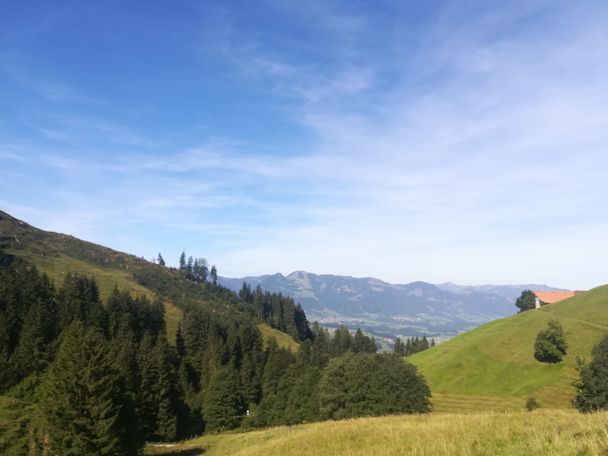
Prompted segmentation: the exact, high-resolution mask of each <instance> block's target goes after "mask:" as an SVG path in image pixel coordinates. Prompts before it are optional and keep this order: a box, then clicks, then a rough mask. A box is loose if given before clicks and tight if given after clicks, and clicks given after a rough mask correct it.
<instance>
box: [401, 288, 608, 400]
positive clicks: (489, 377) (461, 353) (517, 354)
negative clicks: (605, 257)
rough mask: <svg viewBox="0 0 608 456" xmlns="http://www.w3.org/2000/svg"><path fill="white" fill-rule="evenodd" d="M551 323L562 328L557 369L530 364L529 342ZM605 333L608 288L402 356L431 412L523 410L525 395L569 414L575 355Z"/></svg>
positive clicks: (586, 352) (585, 354)
mask: <svg viewBox="0 0 608 456" xmlns="http://www.w3.org/2000/svg"><path fill="white" fill-rule="evenodd" d="M551 319H557V320H559V322H560V323H561V324H562V326H563V328H564V331H565V334H566V341H567V343H568V345H569V350H568V354H567V355H566V357H565V358H564V360H563V361H562V362H560V363H558V364H546V363H540V362H538V361H537V360H536V359H535V358H534V341H535V339H536V335H537V334H538V332H539V331H540V330H541V329H543V328H544V327H545V326H546V324H547V322H548V321H549V320H551ZM607 333H608V286H603V287H599V288H596V289H594V290H591V291H589V292H587V293H584V294H582V295H579V296H575V297H573V298H570V299H568V300H565V301H563V302H559V303H556V304H550V305H547V306H544V307H542V308H541V309H538V310H530V311H527V312H523V313H521V314H517V315H514V316H513V317H509V318H504V319H501V320H496V321H493V322H491V323H488V324H486V325H483V326H481V327H479V328H476V329H473V330H471V331H469V332H467V333H464V334H462V335H460V336H458V337H455V338H454V339H451V340H449V341H447V342H445V343H442V344H439V345H438V346H436V347H434V348H431V349H429V350H426V351H424V352H421V353H418V354H416V355H413V356H411V357H410V358H408V360H410V361H411V362H412V363H414V364H415V365H416V366H418V368H419V370H420V372H421V373H422V374H423V375H424V376H425V378H426V379H427V380H428V381H429V384H430V386H431V391H432V392H433V404H434V410H435V411H438V412H463V411H480V410H493V411H500V410H516V409H522V408H523V407H524V405H525V403H526V400H527V399H528V398H529V397H535V398H536V399H537V400H538V401H539V402H540V404H541V406H542V407H546V408H568V407H570V406H571V405H570V404H571V400H572V398H573V397H574V389H573V387H572V385H571V384H572V381H573V380H574V379H575V378H576V376H577V372H576V366H577V364H576V359H577V357H580V358H585V359H587V360H589V359H590V358H591V350H592V348H593V346H594V345H595V344H597V343H598V342H599V340H600V339H601V338H602V336H603V335H604V334H607Z"/></svg>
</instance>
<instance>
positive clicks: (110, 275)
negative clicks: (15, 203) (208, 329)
mask: <svg viewBox="0 0 608 456" xmlns="http://www.w3.org/2000/svg"><path fill="white" fill-rule="evenodd" d="M0 249H2V250H3V251H4V252H6V253H9V254H12V255H15V256H18V257H21V258H24V259H25V260H27V261H28V262H30V263H32V264H34V265H35V266H36V267H37V268H38V270H39V271H41V272H44V273H45V274H47V275H48V276H49V278H50V279H51V280H52V281H53V282H55V284H56V285H59V284H61V282H62V281H63V278H64V277H65V275H66V274H68V273H70V272H72V273H79V274H82V275H86V276H92V277H94V278H95V281H96V282H97V285H98V287H99V291H100V294H101V298H102V301H105V299H106V298H107V297H108V296H109V295H110V293H111V292H112V290H113V289H114V287H118V288H119V289H121V290H127V291H129V292H131V293H132V294H134V295H142V294H143V295H145V296H147V297H148V298H151V299H153V298H155V297H159V298H161V299H162V301H163V304H164V307H165V319H166V322H167V334H168V339H169V341H170V342H171V343H174V335H175V332H176V330H177V327H178V324H179V321H180V320H181V318H182V310H181V309H182V308H183V307H184V306H185V305H189V304H192V303H194V304H196V305H198V306H200V307H202V308H205V309H208V310H211V311H212V312H213V313H216V314H220V315H221V314H230V315H232V316H234V315H235V314H238V303H237V302H236V301H235V297H234V295H233V294H232V293H231V292H230V291H229V290H227V289H220V290H214V292H213V293H210V292H209V291H208V290H207V291H206V290H205V289H204V288H203V287H201V286H200V285H199V284H195V283H192V282H190V281H188V280H185V279H184V278H183V277H182V276H181V274H179V272H178V271H177V270H175V269H172V268H168V267H162V266H159V265H156V264H153V263H151V262H149V261H146V260H144V259H142V258H138V257H136V256H133V255H129V254H127V253H123V252H117V251H115V250H112V249H110V248H107V247H103V246H100V245H97V244H93V243H91V242H87V241H82V240H80V239H77V238H75V237H73V236H68V235H65V234H60V233H52V232H48V231H43V230H40V229H38V228H36V227H33V226H31V225H29V224H27V223H26V222H23V221H21V220H18V219H16V218H14V217H12V216H11V215H9V214H7V213H5V212H2V211H0ZM260 329H261V332H262V335H263V336H264V337H266V338H268V337H275V338H276V339H277V342H278V343H279V345H281V346H285V347H288V348H290V349H293V347H294V346H296V347H297V345H298V344H297V342H296V341H295V340H293V338H292V337H291V336H290V335H288V334H285V333H283V332H281V331H279V330H276V329H274V328H271V327H270V326H268V325H265V328H264V329H262V328H260Z"/></svg>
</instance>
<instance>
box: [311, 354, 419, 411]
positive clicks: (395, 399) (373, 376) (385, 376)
mask: <svg viewBox="0 0 608 456" xmlns="http://www.w3.org/2000/svg"><path fill="white" fill-rule="evenodd" d="M430 396H431V393H430V390H429V387H428V385H427V383H426V381H425V380H424V378H423V377H422V376H421V375H420V374H419V373H418V372H417V371H416V368H415V367H414V366H413V365H412V364H409V363H407V362H405V361H404V360H403V359H402V358H401V357H400V356H398V355H393V354H390V355H388V354H384V355H379V354H375V353H358V354H356V355H353V354H352V353H348V354H346V355H344V356H341V357H338V358H334V359H332V360H331V361H330V362H329V365H328V366H327V367H326V368H325V370H324V372H323V376H322V378H321V380H320V383H319V403H320V414H321V417H322V418H326V419H342V418H354V417H359V416H378V415H386V414H391V413H426V412H429V411H430V409H431V403H430Z"/></svg>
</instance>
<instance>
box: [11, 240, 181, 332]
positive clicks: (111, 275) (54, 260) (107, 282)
mask: <svg viewBox="0 0 608 456" xmlns="http://www.w3.org/2000/svg"><path fill="white" fill-rule="evenodd" d="M6 252H7V253H11V254H13V255H17V256H20V257H22V258H24V259H26V260H28V261H29V262H30V263H33V264H34V265H36V268H38V270H39V271H40V272H43V273H45V274H46V275H48V276H49V278H50V279H51V280H52V281H53V282H54V283H55V285H56V286H59V285H61V283H62V282H63V279H64V277H65V275H66V274H68V273H70V272H72V273H77V274H82V275H85V276H92V277H94V278H95V281H96V282H97V286H98V287H99V292H100V295H101V299H102V301H104V302H105V300H106V299H107V298H108V296H109V295H110V293H112V290H113V289H114V288H115V287H118V288H119V289H120V290H127V291H129V292H130V293H131V294H133V295H135V296H137V295H144V296H146V297H147V298H149V299H154V298H155V296H156V295H155V293H154V292H152V291H151V290H149V289H148V288H146V287H143V286H141V285H140V284H138V283H137V282H136V281H135V280H134V279H133V277H132V276H131V275H130V274H129V273H128V272H126V271H125V270H122V269H120V268H117V267H115V266H108V267H103V266H99V265H95V264H92V263H89V262H87V261H84V260H78V259H76V258H72V257H70V256H67V255H62V254H58V255H49V256H46V255H41V254H40V253H38V252H36V251H35V250H34V251H29V250H23V249H20V250H17V249H7V250H6ZM163 304H164V307H165V319H166V322H167V336H168V338H169V341H170V342H171V343H174V339H175V338H174V335H175V333H176V332H177V327H178V325H179V322H180V320H181V318H182V311H181V309H179V308H177V307H175V306H174V305H173V303H171V301H168V300H163Z"/></svg>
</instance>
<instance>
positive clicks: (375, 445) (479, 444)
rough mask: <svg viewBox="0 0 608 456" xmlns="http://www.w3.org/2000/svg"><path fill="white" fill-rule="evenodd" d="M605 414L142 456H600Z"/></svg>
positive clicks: (465, 420)
mask: <svg viewBox="0 0 608 456" xmlns="http://www.w3.org/2000/svg"><path fill="white" fill-rule="evenodd" d="M607 424H608V414H607V413H597V414H593V415H582V414H580V413H578V412H575V411H569V410H560V411H555V410H552V411H540V410H539V411H535V412H533V413H528V412H511V413H504V414H500V413H499V414H496V413H477V414H467V415H457V414H431V415H427V416H415V415H414V416H411V415H410V416H389V417H380V418H362V419H357V420H346V421H328V422H324V423H314V424H305V425H299V426H291V427H279V428H271V429H266V430H263V431H255V432H248V433H233V434H223V435H208V436H204V437H201V438H198V439H194V440H190V441H188V442H184V443H182V444H176V445H162V446H160V445H159V446H154V445H150V446H148V448H147V449H146V452H145V454H146V455H159V454H164V455H166V456H198V455H205V456H220V455H230V456H239V455H243V456H245V455H248V456H255V455H259V456H262V455H263V456H275V455H276V456H282V455H287V454H289V455H311V454H320V455H321V454H322V455H336V456H337V455H345V454H347V455H351V456H357V455H361V456H363V455H365V456H367V455H382V456H386V455H418V456H427V455H428V456H455V455H456V456H482V455H495V456H500V455H504V456H507V455H508V456H511V455H546V456H554V455H572V456H575V455H576V456H578V455H581V456H582V455H586V456H600V455H605V454H606V453H605V450H606V448H607V447H608V437H607V436H606V425H607Z"/></svg>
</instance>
